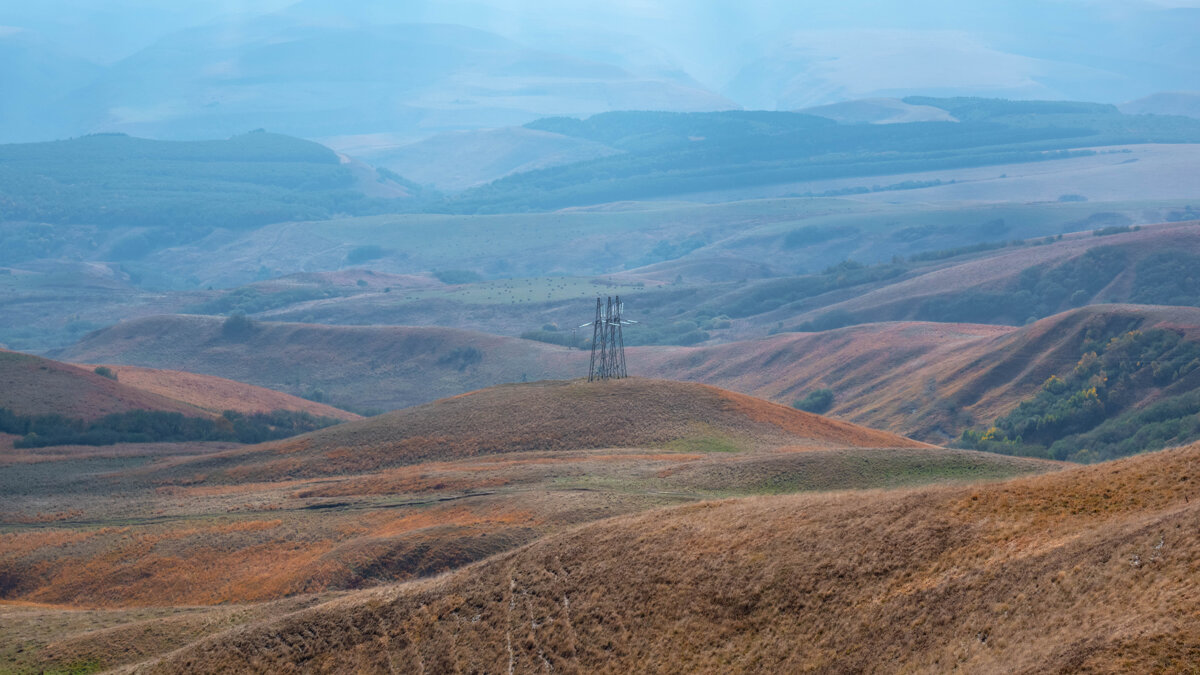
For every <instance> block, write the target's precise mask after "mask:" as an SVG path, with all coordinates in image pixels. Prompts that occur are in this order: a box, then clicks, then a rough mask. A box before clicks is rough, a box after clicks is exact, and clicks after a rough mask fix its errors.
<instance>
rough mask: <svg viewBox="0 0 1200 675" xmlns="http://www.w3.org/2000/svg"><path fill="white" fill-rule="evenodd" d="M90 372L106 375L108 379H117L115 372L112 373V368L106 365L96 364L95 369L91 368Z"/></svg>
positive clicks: (101, 375)
mask: <svg viewBox="0 0 1200 675" xmlns="http://www.w3.org/2000/svg"><path fill="white" fill-rule="evenodd" d="M92 372H93V373H95V374H97V375H99V376H100V377H107V378H108V379H110V380H114V381H115V380H116V379H117V374H116V373H114V372H113V369H112V368H109V367H108V366H96V369H95V370H93V371H92Z"/></svg>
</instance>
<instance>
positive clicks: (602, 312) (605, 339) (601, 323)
mask: <svg viewBox="0 0 1200 675" xmlns="http://www.w3.org/2000/svg"><path fill="white" fill-rule="evenodd" d="M624 307H625V306H624V303H622V302H621V296H619V295H618V296H616V297H609V298H608V302H607V303H606V302H604V301H603V300H601V299H600V298H596V318H595V319H593V320H592V322H591V323H585V324H583V325H582V326H580V328H586V327H587V326H591V327H592V360H591V365H589V366H588V382H594V381H595V380H615V379H620V378H622V377H629V373H628V371H627V370H626V369H625V337H624V335H622V334H621V328H622V327H623V326H629V325H632V324H635V323H637V322H636V321H629V320H627V319H624V318H622V316H621V315H622V313H623V310H624Z"/></svg>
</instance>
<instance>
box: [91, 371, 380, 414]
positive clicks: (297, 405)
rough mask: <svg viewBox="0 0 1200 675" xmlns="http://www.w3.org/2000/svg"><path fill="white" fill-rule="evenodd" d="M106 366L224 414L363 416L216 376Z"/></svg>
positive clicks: (140, 384) (141, 385)
mask: <svg viewBox="0 0 1200 675" xmlns="http://www.w3.org/2000/svg"><path fill="white" fill-rule="evenodd" d="M105 367H106V368H108V369H109V370H111V371H112V372H113V373H114V374H115V375H116V376H117V380H118V381H120V382H121V383H122V384H125V385H128V386H131V387H133V388H135V389H139V390H141V391H145V392H150V393H152V394H158V395H160V396H163V397H164V398H168V399H171V400H174V401H181V402H183V403H187V404H190V405H193V406H196V407H197V408H201V409H203V410H207V411H209V412H212V413H222V412H224V411H226V410H234V411H237V412H240V413H269V412H272V411H275V410H289V411H293V412H306V413H309V414H310V415H316V416H318V417H332V418H334V419H339V420H343V421H349V420H356V419H359V417H360V416H359V415H356V414H354V413H352V412H347V411H345V410H340V409H338V408H334V407H333V406H329V405H325V404H324V403H318V402H316V401H309V400H307V399H303V398H300V397H298V396H291V395H289V394H284V393H282V392H278V391H274V390H272V389H265V388H263V387H255V386H253V385H249V384H243V383H241V382H235V381H233V380H227V379H224V378H220V377H213V376H212V375H200V374H198V373H185V372H182V371H178V370H157V369H154V368H139V367H137V366H105Z"/></svg>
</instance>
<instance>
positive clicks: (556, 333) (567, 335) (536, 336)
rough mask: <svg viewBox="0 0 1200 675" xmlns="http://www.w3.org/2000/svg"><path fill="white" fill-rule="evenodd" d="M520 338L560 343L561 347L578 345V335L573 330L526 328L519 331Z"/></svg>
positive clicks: (553, 343)
mask: <svg viewBox="0 0 1200 675" xmlns="http://www.w3.org/2000/svg"><path fill="white" fill-rule="evenodd" d="M521 339H522V340H537V341H538V342H545V343H548V344H552V345H561V346H563V347H578V346H579V336H578V335H576V334H575V333H574V332H573V331H562V330H546V329H545V328H543V329H542V330H527V331H525V332H524V333H521Z"/></svg>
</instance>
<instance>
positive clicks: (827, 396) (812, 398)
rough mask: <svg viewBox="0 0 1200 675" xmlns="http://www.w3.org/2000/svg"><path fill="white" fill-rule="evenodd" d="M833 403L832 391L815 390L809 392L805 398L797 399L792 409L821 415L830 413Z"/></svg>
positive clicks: (826, 389) (824, 389)
mask: <svg viewBox="0 0 1200 675" xmlns="http://www.w3.org/2000/svg"><path fill="white" fill-rule="evenodd" d="M833 401H834V395H833V390H832V389H829V388H822V389H814V390H812V391H810V392H808V394H807V395H805V397H804V398H801V399H797V400H796V401H795V402H794V403H792V407H793V408H795V409H797V410H803V411H805V412H810V413H816V414H818V415H821V414H823V413H826V412H829V409H830V408H832V407H833Z"/></svg>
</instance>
